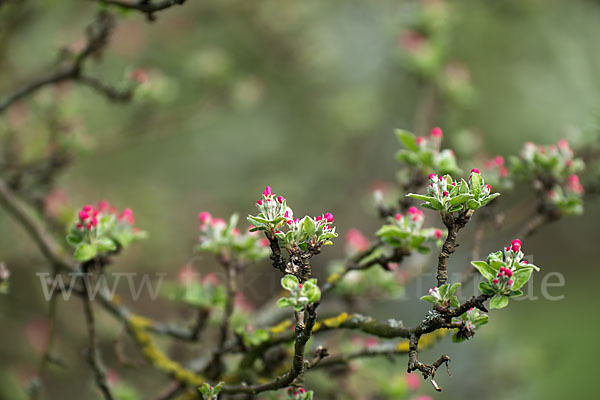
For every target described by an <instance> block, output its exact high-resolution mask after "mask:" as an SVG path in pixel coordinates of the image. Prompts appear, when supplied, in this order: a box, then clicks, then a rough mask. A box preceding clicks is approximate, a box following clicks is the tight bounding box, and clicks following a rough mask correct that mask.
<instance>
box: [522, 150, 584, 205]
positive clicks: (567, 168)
mask: <svg viewBox="0 0 600 400" xmlns="http://www.w3.org/2000/svg"><path fill="white" fill-rule="evenodd" d="M583 168H584V163H583V160H581V159H579V158H575V155H574V153H573V150H572V149H571V147H570V146H569V143H568V142H567V141H566V140H564V139H561V140H559V141H558V143H557V144H556V145H554V144H551V145H548V146H541V145H540V146H537V145H535V144H534V143H531V142H527V143H525V146H524V148H523V150H522V151H521V155H520V157H512V158H511V172H512V173H514V175H515V176H516V177H517V178H519V179H520V180H522V181H525V182H535V183H536V184H538V186H540V184H541V187H542V188H543V189H544V191H545V193H546V195H547V200H548V202H549V203H550V204H552V205H554V206H555V207H556V208H557V209H558V210H559V211H560V212H561V214H565V215H572V214H581V213H582V212H583V199H582V195H583V186H582V185H581V182H580V181H579V177H578V176H577V173H578V172H580V171H581V170H583Z"/></svg>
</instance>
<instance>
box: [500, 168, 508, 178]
mask: <svg viewBox="0 0 600 400" xmlns="http://www.w3.org/2000/svg"><path fill="white" fill-rule="evenodd" d="M499 174H500V176H501V177H503V178H504V177H505V176H507V175H508V168H506V167H502V168H500V171H499Z"/></svg>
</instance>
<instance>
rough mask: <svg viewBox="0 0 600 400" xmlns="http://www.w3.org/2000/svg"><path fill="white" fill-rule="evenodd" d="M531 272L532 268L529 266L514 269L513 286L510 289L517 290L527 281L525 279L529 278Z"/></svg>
mask: <svg viewBox="0 0 600 400" xmlns="http://www.w3.org/2000/svg"><path fill="white" fill-rule="evenodd" d="M532 272H533V269H531V268H521V269H518V270H516V271H515V272H514V273H513V277H512V278H513V281H514V283H513V286H512V289H513V290H518V289H521V288H522V287H523V285H525V284H526V283H527V281H528V280H529V278H531V273H532Z"/></svg>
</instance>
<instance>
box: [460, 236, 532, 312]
mask: <svg viewBox="0 0 600 400" xmlns="http://www.w3.org/2000/svg"><path fill="white" fill-rule="evenodd" d="M523 257H524V254H523V251H522V250H521V241H520V240H519V239H515V240H513V241H512V242H511V244H510V245H509V246H506V248H505V249H504V251H498V252H495V253H490V255H489V256H488V257H487V260H486V261H472V262H471V264H473V266H474V267H475V268H476V269H477V270H478V271H479V272H480V273H481V275H483V277H484V278H485V279H486V281H483V282H481V283H480V284H479V289H480V290H481V292H482V293H485V294H489V295H494V296H493V297H492V299H491V300H490V307H491V308H503V307H506V306H507V305H508V299H509V298H510V297H517V296H521V295H522V294H523V292H522V291H521V290H519V289H521V288H522V287H523V285H525V284H526V283H527V281H529V278H531V273H532V272H533V270H534V269H535V270H536V271H539V268H538V267H536V266H535V265H533V264H529V263H528V262H527V261H526V260H524V259H523Z"/></svg>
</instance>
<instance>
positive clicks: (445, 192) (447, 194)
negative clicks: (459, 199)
mask: <svg viewBox="0 0 600 400" xmlns="http://www.w3.org/2000/svg"><path fill="white" fill-rule="evenodd" d="M442 194H443V195H444V197H448V196H450V193H448V192H447V191H446V190H444V192H443V193H442Z"/></svg>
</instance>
